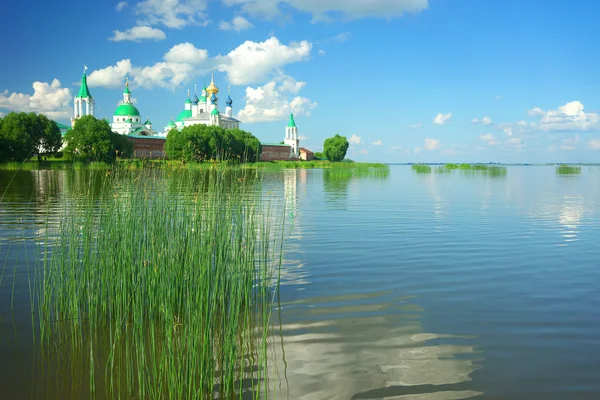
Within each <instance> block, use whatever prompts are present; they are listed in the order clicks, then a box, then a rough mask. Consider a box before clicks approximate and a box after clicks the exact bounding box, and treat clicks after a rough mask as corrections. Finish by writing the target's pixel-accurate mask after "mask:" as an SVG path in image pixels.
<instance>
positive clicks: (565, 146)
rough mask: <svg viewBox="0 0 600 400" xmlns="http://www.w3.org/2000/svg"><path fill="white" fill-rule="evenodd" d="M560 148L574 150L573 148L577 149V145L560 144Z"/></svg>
mask: <svg viewBox="0 0 600 400" xmlns="http://www.w3.org/2000/svg"><path fill="white" fill-rule="evenodd" d="M560 149H561V150H567V151H572V150H575V146H567V145H563V146H560Z"/></svg>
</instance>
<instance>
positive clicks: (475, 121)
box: [471, 117, 492, 125]
mask: <svg viewBox="0 0 600 400" xmlns="http://www.w3.org/2000/svg"><path fill="white" fill-rule="evenodd" d="M471 123H473V124H482V125H491V124H492V119H491V118H490V117H483V118H481V119H477V118H473V119H472V120H471Z"/></svg>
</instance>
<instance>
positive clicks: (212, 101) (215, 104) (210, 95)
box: [164, 72, 240, 136]
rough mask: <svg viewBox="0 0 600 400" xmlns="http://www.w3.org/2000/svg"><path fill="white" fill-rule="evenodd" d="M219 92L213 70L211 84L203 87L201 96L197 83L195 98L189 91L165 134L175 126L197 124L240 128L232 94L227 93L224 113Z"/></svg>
mask: <svg viewBox="0 0 600 400" xmlns="http://www.w3.org/2000/svg"><path fill="white" fill-rule="evenodd" d="M217 93H219V88H218V87H217V85H215V75H214V72H213V74H212V78H211V82H210V85H208V87H204V89H202V94H201V95H200V97H198V94H197V93H196V88H195V85H194V98H193V99H192V98H190V92H189V91H188V97H187V99H186V100H185V105H184V107H183V110H182V111H181V112H180V113H179V115H178V116H177V120H176V121H175V122H173V120H171V121H169V124H168V125H167V126H166V127H165V130H164V134H165V136H166V134H167V133H168V132H169V131H170V130H171V129H173V128H177V129H180V130H181V129H182V128H184V127H186V126H190V125H197V124H203V125H215V126H220V127H222V128H224V129H238V128H239V127H240V121H238V120H237V119H235V118H233V100H231V95H230V94H229V93H228V94H227V100H225V113H224V114H223V113H221V112H220V111H219V98H218V97H217Z"/></svg>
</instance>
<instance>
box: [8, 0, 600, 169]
mask: <svg viewBox="0 0 600 400" xmlns="http://www.w3.org/2000/svg"><path fill="white" fill-rule="evenodd" d="M599 14H600V2H599V1H597V0H368V1H366V0H143V1H135V0H130V1H112V0H103V1H95V2H93V1H80V0H77V1H75V0H64V1H60V2H49V1H41V0H38V1H31V0H22V1H20V2H14V1H7V2H2V4H1V5H0V22H1V23H0V54H2V56H3V57H2V62H0V117H1V116H2V115H5V114H7V113H8V112H10V111H27V112H30V111H34V112H40V113H44V114H46V115H48V116H49V117H51V118H53V119H55V120H56V121H58V122H62V123H68V122H69V120H70V117H71V116H72V110H73V96H74V95H76V94H77V92H78V90H79V84H80V80H81V74H82V72H83V66H84V65H86V66H87V67H88V70H87V74H88V84H89V87H90V92H91V93H92V95H93V96H94V98H95V101H96V117H99V118H100V117H101V118H104V117H108V118H109V119H111V120H112V115H113V113H114V109H115V108H116V107H117V105H118V103H119V102H120V100H122V92H123V87H124V82H125V77H126V76H127V77H128V78H129V81H130V88H131V92H132V98H133V99H134V103H135V105H136V107H138V109H139V110H140V113H141V114H142V117H143V118H145V117H149V118H150V120H151V121H152V123H153V124H154V128H155V129H156V130H160V131H162V130H163V129H164V126H165V125H166V124H167V123H168V122H169V119H170V118H176V117H177V114H179V112H180V111H181V110H182V109H183V107H184V102H185V100H186V98H187V91H188V90H190V91H191V92H192V95H193V92H194V85H195V84H197V85H198V88H201V87H202V85H203V83H204V80H205V79H206V80H207V81H208V82H210V76H211V71H213V70H214V75H215V83H216V84H217V86H218V87H219V89H220V93H219V95H220V97H221V99H222V100H221V101H220V106H219V107H220V108H221V109H222V111H224V101H223V100H224V99H225V98H226V96H227V90H228V87H230V91H231V97H232V99H233V102H234V103H233V107H234V108H233V112H234V116H235V117H236V118H238V119H239V120H240V121H241V125H240V128H241V129H244V130H246V131H249V132H252V133H253V134H254V135H255V136H257V137H258V138H259V139H260V140H261V141H262V142H279V141H281V140H283V139H284V137H285V126H286V124H287V120H288V116H289V112H290V111H292V112H293V113H294V117H295V121H296V124H297V126H298V131H299V135H300V145H301V146H302V147H306V148H309V149H311V150H313V151H320V150H322V147H323V141H324V140H325V139H326V138H328V137H331V136H333V135H335V134H340V135H342V136H346V137H347V138H348V140H349V142H350V148H349V150H348V155H347V156H348V157H350V158H352V159H354V160H356V161H380V162H506V163H546V162H570V163H574V162H600V79H599V75H600V53H599V52H598V38H599V37H600V24H598V22H597V15H599Z"/></svg>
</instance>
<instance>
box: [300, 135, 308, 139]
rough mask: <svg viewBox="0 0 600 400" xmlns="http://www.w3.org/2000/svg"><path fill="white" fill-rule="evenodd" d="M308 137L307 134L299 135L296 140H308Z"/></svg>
mask: <svg viewBox="0 0 600 400" xmlns="http://www.w3.org/2000/svg"><path fill="white" fill-rule="evenodd" d="M308 139H310V138H309V137H308V136H304V135H300V136H298V140H308Z"/></svg>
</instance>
